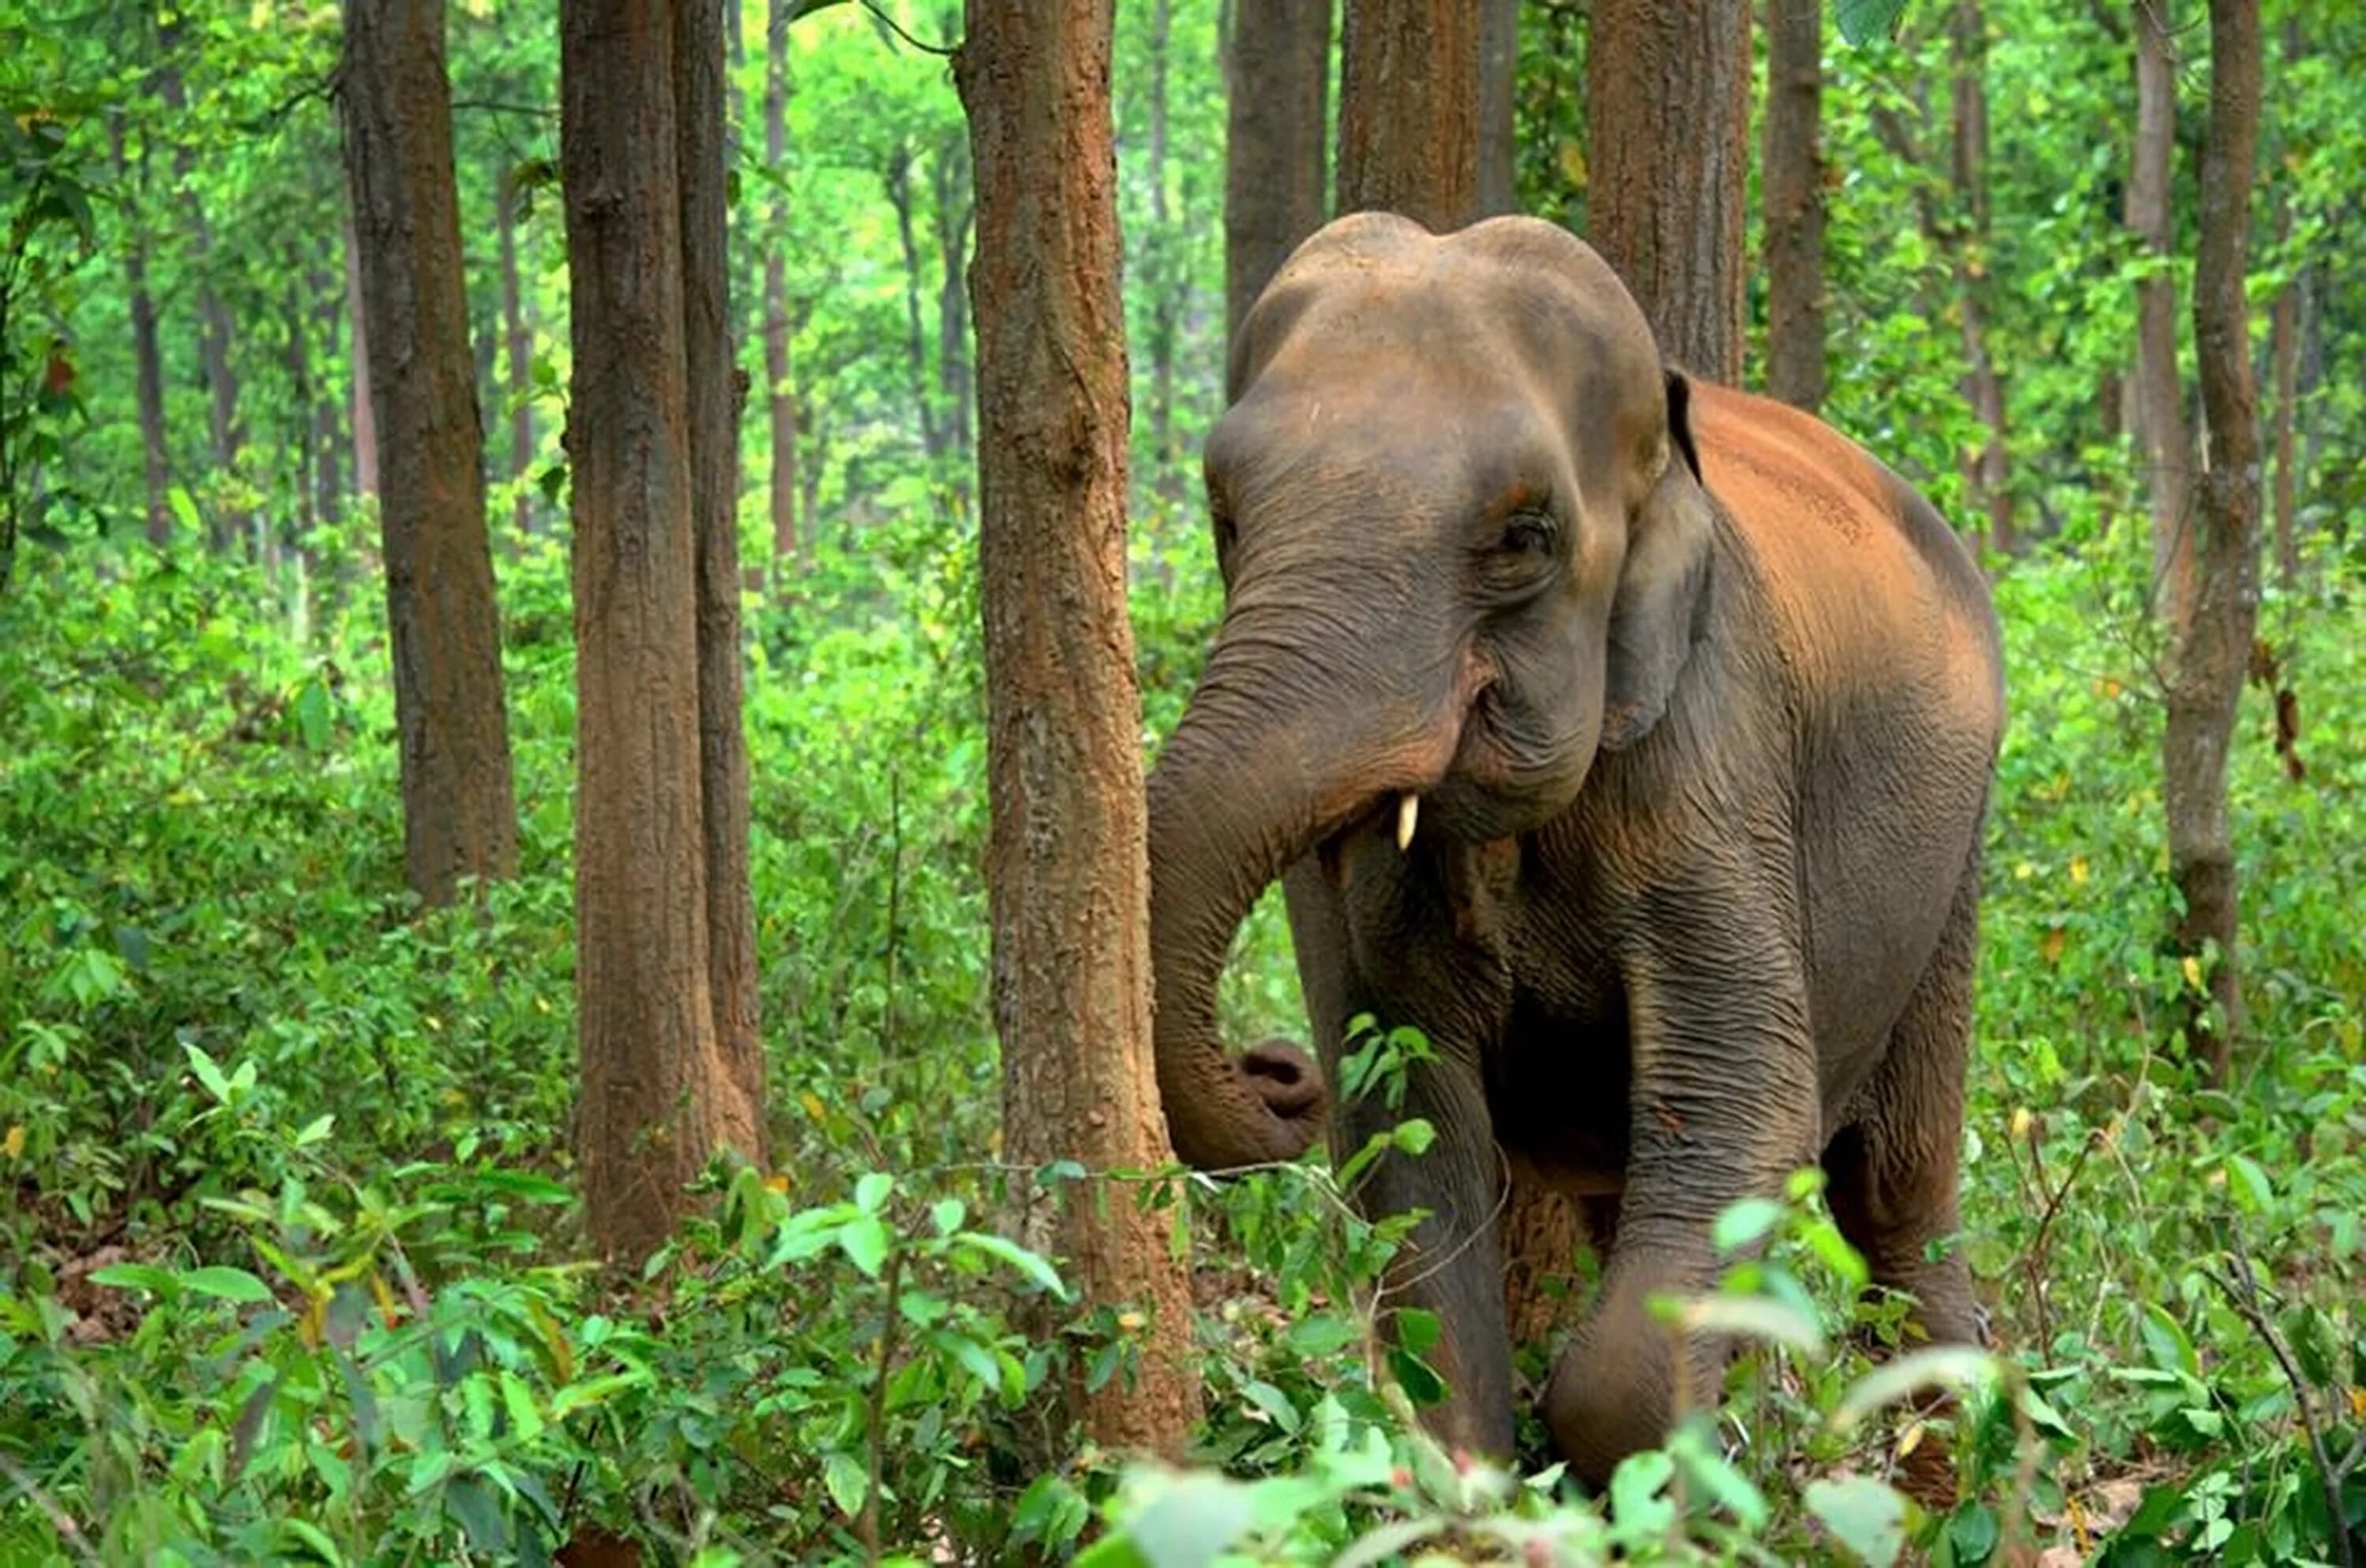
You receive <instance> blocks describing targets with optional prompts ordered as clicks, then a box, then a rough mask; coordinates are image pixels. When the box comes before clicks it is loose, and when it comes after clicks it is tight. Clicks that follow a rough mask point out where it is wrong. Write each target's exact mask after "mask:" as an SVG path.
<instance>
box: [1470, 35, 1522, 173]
mask: <svg viewBox="0 0 2366 1568" xmlns="http://www.w3.org/2000/svg"><path fill="white" fill-rule="evenodd" d="M1519 64H1520V0H1479V216H1480V217H1482V218H1493V217H1495V216H1496V215H1498V214H1500V213H1505V212H1517V211H1518V210H1519V209H1520V198H1519V193H1518V192H1517V190H1516V189H1515V188H1514V184H1513V148H1514V145H1515V141H1516V140H1517V139H1516V135H1515V128H1514V124H1513V109H1512V106H1513V100H1514V91H1513V89H1514V85H1515V81H1516V80H1517V77H1518V73H1519Z"/></svg>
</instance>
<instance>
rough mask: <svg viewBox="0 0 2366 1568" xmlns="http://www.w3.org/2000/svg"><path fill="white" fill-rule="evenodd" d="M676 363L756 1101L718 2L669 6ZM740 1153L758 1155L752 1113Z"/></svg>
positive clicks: (730, 1067) (729, 990)
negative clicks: (678, 331) (685, 378)
mask: <svg viewBox="0 0 2366 1568" xmlns="http://www.w3.org/2000/svg"><path fill="white" fill-rule="evenodd" d="M674 28H675V32H674V39H673V51H674V52H673V89H674V112H675V115H676V117H677V118H676V125H677V128H678V136H679V142H678V145H679V146H680V148H681V158H680V162H679V164H678V165H677V167H678V178H679V179H680V181H681V187H682V320H683V339H682V353H683V362H684V365H685V366H686V367H687V369H688V372H689V389H690V395H689V402H688V404H687V412H688V414H689V433H690V492H691V525H692V528H693V531H694V532H695V533H696V535H697V543H698V754H699V779H700V789H701V793H702V795H703V797H704V807H705V810H704V818H705V831H706V974H707V989H708V992H709V994H710V995H711V996H712V998H714V1011H715V1051H716V1054H717V1055H719V1056H720V1057H721V1058H722V1063H723V1069H724V1071H725V1072H726V1073H727V1074H728V1075H729V1077H730V1078H731V1081H732V1084H733V1087H734V1089H735V1090H736V1092H737V1096H738V1099H739V1100H741V1101H743V1102H745V1103H746V1104H748V1105H749V1106H755V1107H760V1106H762V1104H763V1103H764V1054H763V1040H762V1037H761V1035H760V1033H759V1032H758V1031H757V1009H756V904H755V895H754V892H753V890H752V888H751V886H750V884H749V866H748V833H749V821H748V737H747V731H746V728H744V726H743V723H742V720H741V717H740V705H741V704H740V652H739V589H740V580H739V409H740V401H741V398H742V396H743V389H742V387H741V385H740V382H739V379H738V367H737V366H736V365H735V364H734V363H733V360H732V354H731V342H732V340H731V283H730V239H729V229H728V226H727V209H728V202H727V197H726V191H725V183H724V182H725V168H726V164H725V162H724V152H725V147H724V113H723V106H724V101H725V99H726V97H727V96H728V95H727V93H726V91H725V77H724V44H723V7H722V4H721V0H689V3H687V4H685V5H683V6H682V7H681V9H680V10H679V11H678V12H677V13H676V14H675V18H674ZM738 1149H739V1152H740V1153H742V1154H743V1155H746V1156H748V1157H749V1158H750V1159H754V1160H756V1161H758V1162H761V1161H762V1159H763V1156H764V1123H763V1120H762V1117H761V1116H760V1115H759V1116H757V1117H756V1118H755V1122H754V1128H753V1135H752V1139H751V1141H749V1142H747V1143H742V1144H739V1145H738Z"/></svg>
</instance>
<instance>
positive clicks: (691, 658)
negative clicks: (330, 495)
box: [559, 0, 763, 1263]
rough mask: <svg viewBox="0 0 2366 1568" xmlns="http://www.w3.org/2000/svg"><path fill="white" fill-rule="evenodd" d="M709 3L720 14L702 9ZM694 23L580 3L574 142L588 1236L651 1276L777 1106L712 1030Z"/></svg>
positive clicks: (579, 881)
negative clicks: (690, 53) (688, 140)
mask: <svg viewBox="0 0 2366 1568" xmlns="http://www.w3.org/2000/svg"><path fill="white" fill-rule="evenodd" d="M701 3H705V4H711V3H713V0H701ZM676 16H677V9H676V8H675V7H672V6H647V5H644V4H642V3H641V0H570V3H569V5H568V6H567V7H566V8H565V9H564V10H563V11H562V12H561V14H560V18H559V87H560V115H559V148H560V161H561V164H562V175H563V180H562V184H563V187H564V189H565V192H566V209H567V249H568V264H569V266H568V270H569V276H570V277H571V280H572V288H571V303H570V309H569V338H570V341H571V342H572V344H573V349H574V370H573V377H572V381H571V385H570V389H569V404H568V428H567V437H566V446H567V451H568V455H569V461H570V463H571V465H572V468H573V473H574V479H573V487H572V489H573V515H574V585H575V634H576V648H577V658H576V748H575V753H576V805H575V915H576V937H575V940H576V954H577V959H576V987H577V993H578V1009H577V1014H578V1029H579V1032H580V1043H581V1051H582V1100H581V1103H580V1109H579V1111H578V1115H577V1122H576V1124H577V1136H578V1141H579V1145H580V1151H581V1160H582V1166H583V1185H584V1198H585V1204H584V1207H585V1217H586V1221H587V1224H588V1225H589V1228H590V1231H591V1239H592V1241H593V1244H594V1245H595V1246H596V1247H598V1248H599V1250H600V1251H601V1252H602V1254H603V1255H604V1256H606V1257H608V1258H613V1259H615V1260H618V1261H620V1262H634V1263H637V1262H638V1261H639V1260H640V1259H641V1258H644V1257H646V1256H648V1253H649V1252H650V1251H651V1250H652V1249H654V1248H655V1247H658V1246H659V1244H660V1243H661V1242H662V1241H663V1240H664V1239H665V1237H666V1235H668V1234H669V1233H670V1230H671V1229H672V1227H673V1225H674V1224H675V1222H676V1221H677V1220H678V1219H679V1218H680V1217H681V1216H682V1214H683V1213H685V1212H686V1211H687V1210H688V1208H689V1207H690V1199H689V1196H688V1194H687V1192H686V1191H685V1188H686V1187H687V1185H688V1183H689V1182H690V1181H691V1180H692V1179H693V1178H695V1177H696V1176H697V1175H698V1174H699V1173H700V1172H701V1171H702V1170H703V1169H704V1168H705V1166H706V1164H707V1161H708V1160H709V1158H710V1157H711V1156H714V1155H715V1153H716V1152H717V1151H719V1150H722V1149H725V1148H732V1149H737V1150H738V1151H740V1152H741V1153H743V1154H752V1153H753V1152H754V1151H756V1150H757V1149H758V1148H759V1147H760V1139H761V1131H762V1126H763V1117H762V1108H761V1106H760V1105H759V1104H758V1103H756V1102H755V1101H754V1100H750V1099H749V1096H748V1093H747V1089H746V1084H745V1081H744V1078H743V1077H741V1075H740V1074H739V1072H738V1070H737V1069H736V1067H735V1065H734V1064H733V1063H732V1062H731V1061H730V1060H729V1059H727V1056H726V1055H725V1052H724V1049H723V1046H722V1043H721V1037H720V1035H719V1034H718V1031H717V1029H716V1025H715V998H714V995H713V993H712V991H711V989H710V975H711V964H712V960H711V958H710V956H709V952H708V948H709V942H708V934H707V907H708V903H707V900H708V895H707V886H706V884H707V874H708V871H707V868H708V849H707V837H706V823H705V796H704V779H703V773H702V765H701V756H702V753H701V746H700V701H699V681H698V678H697V676H696V675H695V674H694V672H695V671H699V670H700V668H701V665H700V658H699V625H698V622H699V593H698V578H699V558H700V549H699V545H700V540H699V538H698V533H697V516H698V504H699V503H698V502H696V501H695V500H694V494H695V492H696V491H698V490H699V488H700V487H699V485H698V484H697V482H696V481H695V480H694V479H693V475H694V474H695V473H696V472H697V468H696V466H695V457H694V456H693V454H694V451H695V450H696V448H695V447H694V446H693V438H692V435H691V421H692V415H691V412H690V409H691V394H690V386H689V379H690V370H689V348H688V343H687V330H686V326H685V317H686V311H685V309H684V299H683V284H682V257H683V254H684V250H683V235H682V185H681V175H680V167H679V163H678V160H679V159H680V157H681V150H682V128H681V124H680V121H679V118H678V115H677V107H676V93H675V85H674V32H675V28H676Z"/></svg>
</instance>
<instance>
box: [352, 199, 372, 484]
mask: <svg viewBox="0 0 2366 1568" xmlns="http://www.w3.org/2000/svg"><path fill="white" fill-rule="evenodd" d="M347 193H348V204H347V207H346V209H345V319H346V320H347V321H350V322H352V323H353V332H352V336H351V338H350V339H349V340H348V341H349V342H350V343H351V344H352V348H351V350H350V352H348V353H347V354H346V355H345V358H346V361H347V364H348V368H350V369H351V370H352V372H353V378H354V412H353V424H354V493H355V494H356V495H376V494H377V491H378V483H377V410H376V409H375V408H374V407H373V406H372V405H371V402H370V334H369V314H368V312H367V311H366V310H363V309H362V254H361V241H360V239H359V238H358V237H357V236H356V234H355V222H354V213H353V203H352V200H351V182H350V181H348V182H347Z"/></svg>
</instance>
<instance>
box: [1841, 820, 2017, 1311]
mask: <svg viewBox="0 0 2366 1568" xmlns="http://www.w3.org/2000/svg"><path fill="white" fill-rule="evenodd" d="M1978 904H1979V859H1978V855H1977V852H1975V853H1974V855H1973V859H1972V863H1971V865H1970V866H1969V867H1968V868H1966V871H1965V873H1964V876H1963V880H1962V883H1961V884H1960V885H1959V886H1957V888H1956V890H1955V903H1954V906H1953V907H1952V908H1951V909H1950V910H1949V912H1948V915H1947V922H1946V925H1945V927H1944V930H1943V931H1942V933H1941V935H1940V938H1939V945H1938V948H1937V950H1936V951H1935V952H1934V953H1932V958H1931V962H1930V964H1929V966H1928V967H1927V968H1925V969H1924V971H1923V973H1922V977H1921V980H1920V981H1919V982H1918V983H1917V984H1916V986H1915V987H1914V992H1913V995H1912V996H1911V997H1910V998H1908V1001H1907V1003H1906V1009H1905V1011H1904V1012H1902V1013H1901V1014H1900V1015H1899V1016H1898V1022H1897V1025H1896V1027H1895V1028H1894V1029H1892V1031H1891V1032H1890V1039H1889V1049H1888V1053H1887V1055H1886V1056H1885V1057H1884V1058H1883V1060H1882V1063H1881V1066H1878V1067H1877V1068H1876V1069H1875V1071H1874V1075H1873V1077H1872V1079H1871V1081H1870V1082H1869V1083H1868V1084H1867V1085H1866V1087H1865V1092H1864V1093H1863V1094H1862V1096H1861V1097H1860V1098H1859V1100H1858V1110H1859V1114H1858V1115H1857V1117H1856V1118H1855V1120H1854V1121H1853V1122H1851V1123H1850V1124H1849V1125H1848V1126H1846V1127H1843V1128H1842V1130H1841V1131H1840V1133H1839V1134H1838V1135H1837V1136H1835V1137H1834V1138H1833V1139H1832V1140H1831V1144H1830V1145H1828V1146H1827V1147H1826V1149H1825V1151H1824V1160H1823V1163H1824V1168H1825V1170H1826V1171H1827V1172H1828V1173H1829V1174H1830V1176H1831V1188H1830V1194H1831V1207H1832V1217H1833V1218H1834V1219H1835V1220H1837V1221H1838V1222H1839V1223H1840V1227H1841V1231H1842V1234H1843V1235H1846V1236H1847V1237H1848V1239H1849V1242H1850V1244H1851V1245H1852V1246H1853V1247H1856V1249H1857V1250H1858V1251H1859V1252H1862V1253H1863V1254H1864V1255H1865V1262H1866V1265H1867V1267H1868V1268H1869V1269H1870V1270H1871V1273H1872V1275H1873V1280H1874V1282H1875V1283H1876V1284H1877V1285H1883V1286H1887V1287H1888V1288H1890V1289H1892V1290H1897V1291H1901V1292H1906V1293H1907V1294H1909V1295H1910V1296H1912V1297H1913V1298H1914V1301H1915V1303H1916V1304H1915V1309H1914V1314H1913V1319H1914V1321H1915V1322H1916V1323H1917V1324H1919V1325H1921V1328H1922V1330H1923V1331H1924V1332H1925V1333H1926V1334H1927V1335H1928V1336H1929V1337H1930V1338H1931V1340H1932V1342H1933V1343H1940V1344H1977V1343H1979V1339H1980V1334H1979V1324H1978V1319H1977V1311H1976V1308H1975V1306H1974V1304H1973V1299H1972V1281H1971V1272H1970V1270H1969V1269H1967V1268H1966V1265H1965V1262H1964V1258H1963V1254H1962V1252H1961V1250H1960V1249H1958V1248H1956V1247H1953V1246H1941V1245H1934V1244H1943V1243H1944V1242H1945V1241H1946V1238H1948V1237H1950V1236H1952V1235H1953V1234H1954V1232H1955V1227H1956V1206H1955V1191H1956V1180H1957V1175H1958V1171H1957V1166H1958V1162H1959V1156H1960V1153H1961V1150H1962V1147H1963V1126H1964V1071H1965V1065H1966V1057H1967V1055H1968V1054H1969V1050H1970V1043H1971V1032H1972V971H1973V964H1974V961H1975V956H1976V948H1977V924H1978ZM1934 1253H1936V1254H1937V1256H1933V1254H1934Z"/></svg>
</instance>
